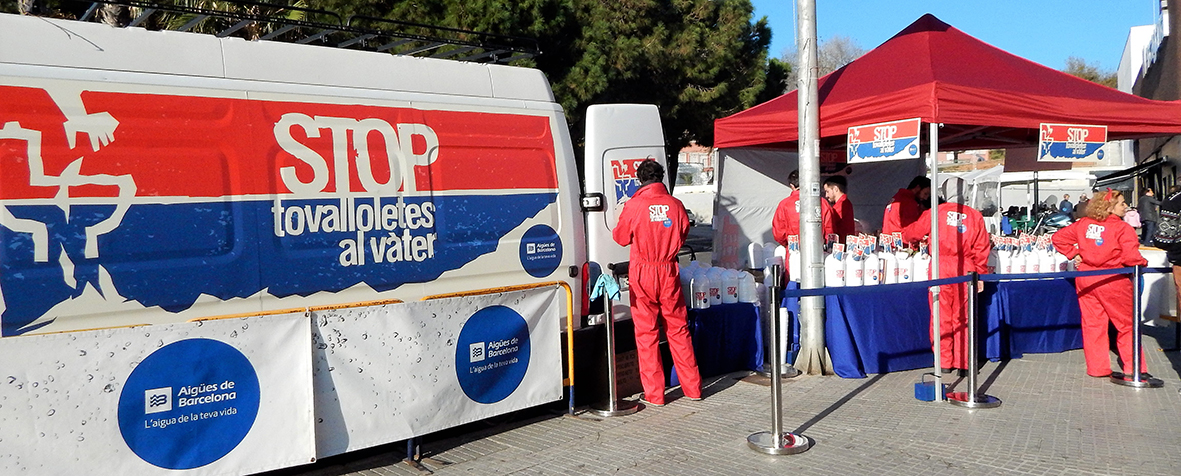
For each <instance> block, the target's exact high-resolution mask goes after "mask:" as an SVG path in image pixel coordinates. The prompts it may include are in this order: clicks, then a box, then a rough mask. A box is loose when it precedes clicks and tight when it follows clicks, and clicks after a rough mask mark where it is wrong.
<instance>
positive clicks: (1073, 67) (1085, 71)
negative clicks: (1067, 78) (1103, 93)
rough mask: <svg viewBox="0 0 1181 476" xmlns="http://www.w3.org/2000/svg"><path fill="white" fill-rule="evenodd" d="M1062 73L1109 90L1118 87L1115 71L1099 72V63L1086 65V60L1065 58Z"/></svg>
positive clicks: (1072, 57)
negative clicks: (1064, 66) (1100, 85)
mask: <svg viewBox="0 0 1181 476" xmlns="http://www.w3.org/2000/svg"><path fill="white" fill-rule="evenodd" d="M1062 72H1064V73H1066V74H1069V75H1071V76H1077V77H1079V78H1082V79H1085V80H1087V81H1090V82H1092V83H1099V84H1102V85H1104V86H1107V87H1109V88H1116V87H1118V85H1119V80H1118V77H1117V76H1116V73H1115V71H1107V70H1101V69H1099V63H1094V64H1092V63H1088V62H1087V60H1084V59H1082V58H1079V57H1077V56H1071V57H1069V58H1066V68H1063V69H1062Z"/></svg>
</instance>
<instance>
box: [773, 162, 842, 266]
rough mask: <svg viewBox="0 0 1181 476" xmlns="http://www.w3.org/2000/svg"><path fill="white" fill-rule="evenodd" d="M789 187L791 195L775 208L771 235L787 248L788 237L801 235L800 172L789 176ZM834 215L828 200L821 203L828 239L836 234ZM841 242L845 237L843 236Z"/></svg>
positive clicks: (825, 232)
mask: <svg viewBox="0 0 1181 476" xmlns="http://www.w3.org/2000/svg"><path fill="white" fill-rule="evenodd" d="M787 186H788V187H790V188H791V194H790V195H788V196H787V198H785V199H783V200H782V201H780V202H779V206H778V207H776V208H775V216H774V217H773V218H772V219H771V233H772V235H773V236H774V237H775V242H776V243H779V244H781V245H783V246H787V237H789V236H798V235H799V234H800V171H799V170H793V171H791V173H790V174H788V176H787ZM834 218H835V217H834V215H833V213H832V206H831V205H829V204H828V200H821V201H820V230H821V232H822V233H824V236H825V237H827V236H828V235H830V234H833V233H836V231H835V228H834V227H833V225H834V224H835V222H834ZM840 239H841V240H844V239H845V237H844V236H841V237H840ZM750 265H751V266H752V267H758V266H759V265H762V263H751V264H750Z"/></svg>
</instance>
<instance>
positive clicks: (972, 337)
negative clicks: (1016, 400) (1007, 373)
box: [947, 271, 1001, 408]
mask: <svg viewBox="0 0 1181 476" xmlns="http://www.w3.org/2000/svg"><path fill="white" fill-rule="evenodd" d="M978 286H980V275H979V274H977V273H976V272H975V271H973V272H972V280H971V281H968V391H967V392H952V393H951V394H949V395H948V396H947V401H949V402H951V403H952V404H954V405H959V406H962V407H967V408H996V407H999V406H1001V400H1000V399H999V398H996V397H993V396H989V395H978V394H977V389H976V380H977V379H976V374H977V372H978V371H979V369H978V368H977V364H976V361H977V360H976V359H977V357H978V356H977V353H978V349H977V347H978V346H979V344H978V342H977V341H976V339H977V335H976V328H977V321H978V319H979V316H980V313H979V307H980V306H979V303H978V302H977V300H976V289H977V287H978Z"/></svg>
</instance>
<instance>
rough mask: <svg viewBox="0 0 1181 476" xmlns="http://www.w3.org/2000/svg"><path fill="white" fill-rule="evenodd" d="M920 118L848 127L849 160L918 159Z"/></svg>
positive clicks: (853, 161) (856, 161)
mask: <svg viewBox="0 0 1181 476" xmlns="http://www.w3.org/2000/svg"><path fill="white" fill-rule="evenodd" d="M921 124H922V120H921V119H919V118H917V117H916V118H914V119H905V120H901V121H892V122H882V123H878V124H869V125H864V126H854V127H850V128H849V140H848V142H847V144H848V151H849V163H850V164H854V163H859V162H881V161H886V160H903V159H917V158H918V157H919V126H920V125H921Z"/></svg>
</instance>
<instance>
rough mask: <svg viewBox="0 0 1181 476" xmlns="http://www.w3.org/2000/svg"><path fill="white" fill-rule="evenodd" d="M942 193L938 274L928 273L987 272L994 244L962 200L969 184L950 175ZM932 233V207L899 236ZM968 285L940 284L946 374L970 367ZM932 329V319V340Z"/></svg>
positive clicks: (947, 275) (941, 344)
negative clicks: (989, 253) (945, 201)
mask: <svg viewBox="0 0 1181 476" xmlns="http://www.w3.org/2000/svg"><path fill="white" fill-rule="evenodd" d="M941 192H942V193H943V196H944V198H946V199H947V203H944V204H941V205H939V208H938V209H936V214H935V216H936V220H938V223H939V248H938V250H939V270H938V271H939V274H938V275H937V276H936V274H935V273H934V272H932V273H931V276H932V279H935V278H951V277H956V276H963V275H965V274H968V273H971V272H973V271H975V272H977V273H981V274H983V273H986V272H987V271H988V252H989V250H990V249H991V247H992V244H991V242H990V241H989V239H988V231H987V229H986V228H985V226H984V217H982V216H981V215H980V212H978V211H976V210H975V209H973V208H972V207H969V206H967V205H965V204H964V202H966V201H967V185H966V184H965V182H964V181H963V179H960V178H951V179H948V180H947V181H945V182H943V187H942V190H941ZM930 233H931V210H927V211H924V212H923V214H922V215H920V216H919V218H918V219H917V220H915V222H914V223H911V224H910V225H909V226H907V227H906V228H904V229H903V230H902V239H904V240H906V241H909V242H916V241H923V240H925V239H927V238H929V237H928V235H930ZM933 249H934V248H933ZM932 271H934V270H932ZM983 284H984V283H983V281H981V282H980V287H979V288H977V289H976V290H975V292H980V291H981V290H982V289H983ZM967 287H968V284H967V283H958V284H947V285H943V286H939V354H940V355H939V359H940V360H939V361H940V367H942V368H943V369H944V372H950V371H951V369H953V368H955V369H967V368H968V313H967V307H968V294H967ZM934 327H935V326H934V322H933V321H932V326H931V339H932V341H933V340H934V339H935V337H934V332H935V329H934Z"/></svg>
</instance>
